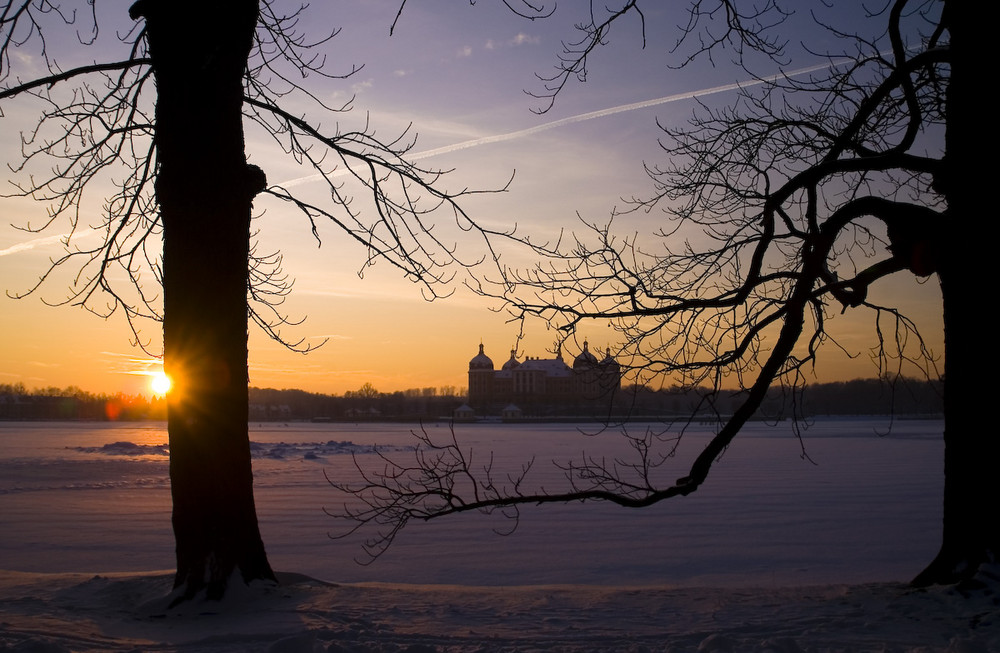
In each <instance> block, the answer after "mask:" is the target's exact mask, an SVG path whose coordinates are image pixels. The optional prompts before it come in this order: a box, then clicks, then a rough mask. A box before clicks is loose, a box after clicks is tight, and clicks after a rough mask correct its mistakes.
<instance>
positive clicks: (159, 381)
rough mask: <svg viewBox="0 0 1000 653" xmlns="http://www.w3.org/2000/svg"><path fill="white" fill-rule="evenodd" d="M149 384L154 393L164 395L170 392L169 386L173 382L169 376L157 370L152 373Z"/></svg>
mask: <svg viewBox="0 0 1000 653" xmlns="http://www.w3.org/2000/svg"><path fill="white" fill-rule="evenodd" d="M149 385H150V387H152V388H153V393H154V394H158V395H165V394H167V393H168V392H170V386H171V385H173V383H172V382H171V381H170V377H169V376H167V375H166V374H164V373H163V372H157V373H156V374H154V375H153V378H152V380H151V381H150V382H149Z"/></svg>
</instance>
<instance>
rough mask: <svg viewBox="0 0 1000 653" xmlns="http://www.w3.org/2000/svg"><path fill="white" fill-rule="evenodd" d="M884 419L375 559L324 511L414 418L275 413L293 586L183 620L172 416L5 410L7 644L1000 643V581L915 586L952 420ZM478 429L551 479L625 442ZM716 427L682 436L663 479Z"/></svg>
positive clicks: (762, 447) (696, 646)
mask: <svg viewBox="0 0 1000 653" xmlns="http://www.w3.org/2000/svg"><path fill="white" fill-rule="evenodd" d="M887 426H888V423H887V422H886V421H879V420H826V421H818V422H817V423H816V424H815V425H814V426H813V427H812V428H811V429H809V430H808V431H807V433H806V438H805V441H804V442H805V450H806V452H807V453H808V456H809V460H806V459H804V458H803V457H802V455H801V454H802V451H801V448H800V445H799V443H798V441H797V440H796V439H795V438H794V437H793V436H792V434H791V430H790V427H789V426H788V425H785V424H781V425H778V426H776V427H769V426H767V425H765V424H755V425H753V426H752V427H751V428H750V429H749V430H748V431H747V432H746V433H745V434H744V435H743V436H741V438H740V439H738V440H737V442H736V443H735V444H734V446H733V447H731V448H730V450H729V451H728V452H727V453H726V454H725V456H723V458H722V459H721V460H720V461H719V462H718V463H717V466H716V470H715V472H714V474H713V476H712V477H711V478H710V480H709V483H708V484H707V485H706V486H705V487H703V488H702V489H701V490H699V491H698V492H697V493H696V494H694V495H692V496H690V497H686V498H682V499H679V500H673V501H668V502H665V503H663V504H661V505H659V506H655V507H653V508H647V509H643V510H639V511H634V510H633V511H630V510H626V509H622V508H615V507H612V506H600V505H578V504H577V505H570V506H549V507H542V508H537V509H534V508H529V509H526V510H524V511H523V512H522V519H521V522H520V524H519V525H518V528H517V530H516V532H515V533H514V534H513V535H510V536H507V537H500V536H497V535H495V534H494V533H493V530H494V529H504V528H507V527H508V526H509V525H508V524H506V523H505V522H504V521H503V520H502V519H500V518H497V517H480V516H471V515H466V516H459V517H454V518H447V519H443V520H439V521H436V522H431V523H427V524H413V525H411V526H408V527H407V529H406V530H404V532H403V534H402V536H401V537H400V539H399V540H398V541H397V542H396V543H395V544H394V545H393V547H392V548H391V549H390V550H389V552H388V553H387V554H385V555H384V556H383V557H382V558H380V559H379V560H377V561H376V562H374V563H373V564H371V565H368V566H359V565H358V564H356V563H355V562H354V559H355V558H357V557H359V556H360V544H359V538H357V537H355V538H348V539H344V540H332V539H330V537H329V535H330V534H332V533H337V532H339V530H338V529H341V528H342V526H341V525H340V524H338V523H337V522H336V521H334V520H332V519H331V518H330V517H328V516H327V515H326V513H325V512H324V510H323V509H324V508H326V509H329V510H336V509H337V507H338V506H339V505H340V503H341V502H342V501H343V500H344V497H343V496H339V495H337V494H336V492H334V490H333V489H332V488H331V487H330V486H329V485H328V484H327V482H326V480H325V478H324V473H325V474H326V475H329V476H330V477H331V478H345V477H348V476H349V475H350V474H351V473H352V469H351V467H352V465H353V463H352V459H351V456H350V455H347V454H348V453H349V452H351V451H359V452H360V453H358V457H359V460H361V461H362V464H364V463H365V462H366V461H367V460H370V461H371V463H372V464H375V462H376V461H375V457H374V456H373V455H372V454H370V453H365V452H366V451H367V450H368V449H369V448H370V446H371V445H373V444H378V445H379V446H380V447H383V450H384V451H390V452H391V453H390V455H393V456H396V455H398V456H403V457H405V456H407V455H411V454H409V452H408V451H407V449H408V447H409V446H411V445H412V444H413V442H412V436H411V434H410V429H411V427H410V426H406V425H388V424H361V425H353V424H352V425H333V424H321V425H317V424H294V423H293V424H288V425H283V424H278V425H271V424H268V425H262V426H257V425H255V427H254V428H252V430H251V440H252V441H254V442H255V443H257V444H256V445H255V450H254V451H255V458H254V468H255V479H256V480H255V483H256V491H257V502H258V514H259V516H260V520H261V528H262V532H263V535H264V540H265V544H266V545H267V548H268V552H269V556H270V559H271V562H272V564H273V566H274V567H275V568H276V569H277V570H279V571H280V572H284V573H283V574H282V576H283V583H282V585H281V586H280V587H276V588H275V587H257V588H252V589H251V590H248V591H246V592H245V593H243V594H242V595H239V596H232V597H230V598H229V599H228V600H227V601H226V602H224V603H223V604H221V605H219V604H213V603H197V602H196V603H192V604H187V605H182V606H180V607H178V608H175V609H173V610H167V609H166V608H165V606H166V601H165V596H166V595H167V593H168V592H169V589H170V575H169V569H170V568H171V567H172V565H173V558H172V538H171V533H170V523H169V511H170V506H169V486H168V481H167V458H166V453H165V450H164V448H163V447H162V446H161V445H164V444H165V443H166V433H165V430H164V427H163V425H162V424H111V425H106V424H80V423H55V424H53V423H47V424H45V423H0V569H4V570H8V571H6V572H0V650H18V651H67V650H69V651H103V650H140V651H145V650H156V651H173V650H185V651H195V650H205V651H243V650H260V651H276V652H277V651H314V650H322V651H331V652H336V651H357V652H374V651H380V652H382V651H385V652H388V651H399V652H402V651H409V652H410V653H421V652H429V651H439V652H444V651H483V652H486V651H571V652H577V651H618V650H620V651H685V650H692V651H694V650H700V651H775V652H784V651H866V650H871V651H912V652H916V651H949V652H950V653H966V652H976V651H997V650H1000V624H998V623H997V614H998V606H997V602H996V599H997V596H1000V595H998V594H997V591H1000V583H998V582H996V581H995V580H994V579H990V578H987V579H986V581H987V582H986V584H985V587H984V588H982V589H977V590H970V591H963V592H959V591H956V590H953V589H932V590H928V591H913V590H910V589H908V588H907V587H906V586H905V584H904V583H905V581H906V580H908V579H909V578H910V577H912V576H913V575H914V574H915V573H916V572H918V571H919V570H920V569H921V566H922V565H923V564H926V563H927V562H928V561H929V560H930V559H931V557H933V555H934V553H935V552H936V548H937V545H938V543H939V537H940V519H941V513H940V504H941V491H942V477H941V466H942V461H941V453H942V445H941V439H940V434H941V428H942V425H941V423H940V422H938V421H897V422H896V423H894V424H893V425H892V430H891V432H890V433H889V434H888V435H880V433H883V432H884V431H885V430H886V428H887ZM427 428H428V430H429V431H430V433H431V434H432V436H434V437H438V436H440V437H442V438H444V437H448V427H447V424H444V423H442V424H437V425H428V426H427ZM457 434H458V437H459V439H460V441H461V442H462V443H463V445H464V446H465V447H466V448H467V449H468V450H471V451H472V452H473V454H474V455H475V456H477V458H478V459H481V460H485V457H486V456H487V455H488V453H489V452H491V451H493V452H495V459H494V460H495V462H494V467H495V468H508V469H512V470H513V469H517V468H518V467H519V466H520V464H521V463H523V462H524V461H526V460H527V459H528V458H530V457H531V456H534V457H535V458H536V463H535V468H534V470H533V473H532V474H533V475H532V482H534V483H536V484H538V485H544V486H545V487H546V488H549V489H557V488H558V484H559V483H560V481H561V472H560V471H559V470H558V469H557V468H556V467H555V466H553V465H549V464H547V463H546V461H548V460H556V461H560V462H565V461H567V460H569V459H572V458H579V457H580V456H581V455H582V454H583V452H586V453H588V454H600V455H609V456H610V455H623V454H625V453H626V452H627V449H626V448H625V447H624V446H623V445H622V443H621V439H620V438H619V437H617V436H616V435H615V434H614V433H609V432H606V433H601V434H598V435H592V436H587V435H581V434H580V433H579V431H578V430H577V429H576V428H575V427H573V426H571V425H520V426H509V425H463V426H461V427H459V428H458V431H457ZM705 437H707V436H706V431H700V430H699V429H697V428H696V429H694V430H693V431H690V432H688V433H687V434H686V435H685V437H684V440H683V441H682V443H681V446H680V449H679V452H678V456H677V459H676V460H671V461H669V463H668V469H666V470H665V471H664V474H665V478H675V477H677V476H682V475H684V473H685V472H686V468H685V463H686V460H687V459H689V456H690V455H692V454H693V452H694V451H695V450H696V449H697V446H698V444H699V441H703V439H704V438H705ZM343 442H349V443H350V444H347V445H345V444H338V443H343ZM480 456H481V458H479V457H480ZM4 646H6V647H7V648H6V649H5V648H4Z"/></svg>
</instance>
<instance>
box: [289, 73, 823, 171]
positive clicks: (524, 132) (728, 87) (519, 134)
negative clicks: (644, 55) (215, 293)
mask: <svg viewBox="0 0 1000 653" xmlns="http://www.w3.org/2000/svg"><path fill="white" fill-rule="evenodd" d="M838 63H839V62H827V63H822V64H817V65H815V66H809V67H807V68H799V69H798V70H793V71H790V72H787V73H777V74H775V75H771V76H769V77H761V78H759V79H751V80H748V81H744V82H734V83H732V84H723V85H722V86H713V87H711V88H704V89H700V90H697V91H686V92H684V93H677V94H675V95H667V96H664V97H659V98H655V99H652V100H643V101H642V102H632V103H630V104H621V105H618V106H616V107H609V108H607V109H599V110H597V111H588V112H587V113H581V114H578V115H575V116H569V117H567V118H560V119H559V120H553V121H551V122H547V123H543V124H541V125H535V126H534V127H528V128H527V129H519V130H517V131H512V132H507V133H506V134H495V135H493V136H483V137H481V138H474V139H471V140H468V141H462V142H461V143H454V144H453V145H445V146H444V147H438V148H434V149H432V150H425V151H423V152H417V153H414V154H409V155H407V157H406V158H407V160H408V161H418V160H420V159H427V158H429V157H432V156H439V155H441V154H450V153H452V152H458V151H459V150H466V149H469V148H470V147H479V146H480V145H489V144H491V143H502V142H504V141H511V140H514V139H517V138H524V137H525V136H531V135H533V134H538V133H539V132H543V131H547V130H549V129H555V128H556V127H563V126H565V125H572V124H575V123H578V122H584V121H586V120H594V119H596V118H604V117H607V116H613V115H615V114H617V113H625V112H626V111H635V110H636V109H646V108H648V107H655V106H659V105H661V104H669V103H671V102H680V101H682V100H693V99H695V98H699V97H704V96H706V95H714V94H716V93H725V92H726V91H736V90H739V89H741V88H747V87H749V86H758V85H760V84H765V83H768V82H773V81H777V80H779V79H786V78H789V77H798V76H799V75H805V74H806V73H812V72H816V71H817V70H824V69H827V68H832V67H834V66H836V65H837V64H838ZM346 172H347V171H346V170H344V171H341V174H344V173H346ZM323 178H324V177H323V175H320V174H318V173H317V174H312V175H306V176H305V177H298V178H296V179H290V180H288V181H286V182H283V183H281V184H279V185H280V186H282V187H285V188H288V187H291V186H300V185H302V184H307V183H309V182H313V181H320V180H322V179H323Z"/></svg>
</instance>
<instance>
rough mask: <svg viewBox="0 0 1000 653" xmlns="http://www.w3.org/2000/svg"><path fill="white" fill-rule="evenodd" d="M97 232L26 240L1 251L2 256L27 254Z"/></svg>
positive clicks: (87, 230)
mask: <svg viewBox="0 0 1000 653" xmlns="http://www.w3.org/2000/svg"><path fill="white" fill-rule="evenodd" d="M94 231H96V230H95V229H90V228H88V229H82V230H80V231H77V232H76V233H74V234H56V235H54V236H43V237H42V238H35V239H32V240H26V241H25V242H23V243H16V244H14V245H11V246H10V247H6V248H4V249H0V256H8V255H10V254H17V253H18V252H26V251H29V250H32V249H35V248H36V247H42V246H43V245H52V244H53V243H58V242H60V241H65V240H66V238H68V237H69V236H71V235H72V236H73V238H82V237H84V236H87V235H90V234H92V233H94Z"/></svg>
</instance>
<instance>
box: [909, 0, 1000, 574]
mask: <svg viewBox="0 0 1000 653" xmlns="http://www.w3.org/2000/svg"><path fill="white" fill-rule="evenodd" d="M946 11H947V12H948V14H947V15H948V17H947V21H948V27H949V31H950V37H951V51H952V68H951V78H950V81H949V86H948V95H947V107H946V110H947V116H948V120H947V131H946V134H945V143H946V154H945V166H944V169H943V171H942V174H941V175H939V177H938V179H939V180H940V181H939V182H938V183H940V185H941V186H942V188H941V190H942V191H943V192H944V194H945V196H946V197H947V198H948V211H947V219H946V220H944V233H943V234H941V243H942V247H941V249H940V252H939V254H938V255H939V256H940V259H941V261H940V265H939V276H940V280H941V294H942V298H943V304H944V325H945V391H944V392H945V395H944V402H945V433H944V443H945V460H944V473H945V489H944V528H943V538H942V544H941V551H940V553H938V555H937V557H936V558H935V559H934V561H933V562H932V563H931V564H930V566H928V568H927V569H926V570H924V571H923V572H922V573H921V574H920V575H919V576H918V577H917V578H916V579H915V580H914V583H915V584H917V585H929V584H933V583H954V582H957V581H961V580H963V579H964V578H966V577H968V576H969V575H971V574H973V573H975V571H976V569H977V568H978V566H979V565H980V564H982V563H984V562H992V561H997V555H998V553H1000V519H997V509H998V507H1000V470H998V469H997V465H998V462H1000V458H998V455H997V453H998V452H997V449H998V442H997V417H996V415H995V414H993V413H991V411H990V408H991V407H992V406H993V405H994V404H995V401H996V399H995V397H993V396H991V390H992V388H991V387H990V384H988V383H984V382H983V381H982V377H981V376H980V374H982V373H985V374H987V375H989V374H995V372H996V369H995V358H994V357H993V356H990V355H989V353H988V352H989V350H990V345H989V339H990V335H989V332H990V331H991V330H992V328H993V327H995V324H991V323H990V321H989V319H988V318H987V316H986V310H985V309H986V307H985V306H982V305H980V304H979V302H978V301H974V300H972V298H971V297H970V294H971V293H973V292H974V290H973V289H975V288H977V287H980V286H981V284H982V283H983V282H984V280H985V279H987V278H989V277H988V276H984V274H985V273H986V268H987V262H991V261H995V258H996V251H997V244H996V240H995V238H994V237H993V235H992V233H993V231H994V230H995V226H994V225H993V223H994V221H995V220H996V206H995V197H994V193H992V192H991V191H990V189H991V187H992V185H993V184H995V183H996V180H995V179H994V178H993V177H994V175H995V166H993V165H986V164H984V160H987V159H984V155H983V152H987V154H986V155H985V156H986V157H990V158H991V157H992V156H994V154H993V153H994V150H993V148H992V146H993V145H995V143H990V142H989V140H988V138H987V135H988V134H990V133H992V132H993V130H992V129H991V128H990V127H988V126H987V124H986V123H985V122H984V121H983V120H982V118H983V108H984V105H983V103H982V84H983V76H982V75H983V73H982V70H983V68H984V66H985V65H986V62H987V61H989V60H990V56H991V54H992V53H991V52H990V50H992V49H993V48H992V47H991V40H990V35H989V34H988V33H987V31H986V25H988V24H989V21H984V20H983V16H982V12H981V11H979V10H978V8H977V7H976V6H974V5H970V4H968V3H961V2H948V3H947V5H946ZM984 139H985V140H984ZM989 303H991V304H994V305H995V303H996V302H995V300H993V301H991V302H989Z"/></svg>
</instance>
